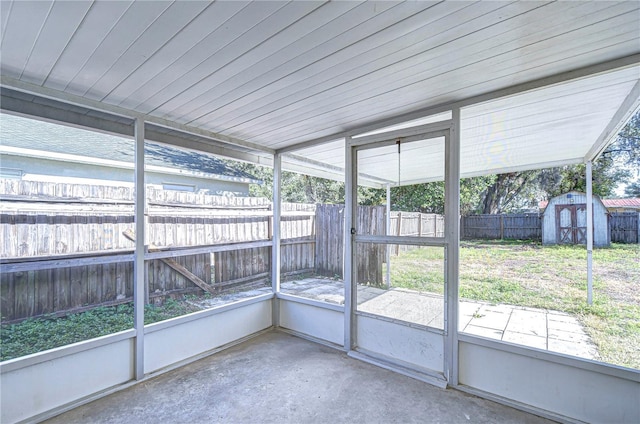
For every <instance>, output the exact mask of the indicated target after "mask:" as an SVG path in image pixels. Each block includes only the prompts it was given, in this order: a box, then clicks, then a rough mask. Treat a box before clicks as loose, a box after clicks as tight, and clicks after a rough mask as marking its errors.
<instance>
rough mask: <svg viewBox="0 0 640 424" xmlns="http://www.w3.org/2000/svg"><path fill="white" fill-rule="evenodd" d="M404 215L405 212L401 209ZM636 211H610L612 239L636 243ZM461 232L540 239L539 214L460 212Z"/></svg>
mask: <svg viewBox="0 0 640 424" xmlns="http://www.w3.org/2000/svg"><path fill="white" fill-rule="evenodd" d="M403 215H404V213H403ZM639 217H640V213H638V212H621V213H611V214H609V220H608V225H609V229H608V231H609V232H610V235H611V241H612V242H613V243H638V241H639V240H640V239H639V236H638V231H639V230H638V220H639V219H640V218H639ZM460 234H461V237H462V238H465V239H492V240H503V239H504V240H506V239H512V240H542V215H539V214H535V213H533V214H509V215H504V214H503V215H470V216H463V217H462V218H461V222H460Z"/></svg>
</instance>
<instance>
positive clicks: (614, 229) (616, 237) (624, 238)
mask: <svg viewBox="0 0 640 424" xmlns="http://www.w3.org/2000/svg"><path fill="white" fill-rule="evenodd" d="M638 221H640V212H617V213H612V214H610V215H609V230H610V231H611V241H612V242H614V243H638V242H640V227H639V223H638Z"/></svg>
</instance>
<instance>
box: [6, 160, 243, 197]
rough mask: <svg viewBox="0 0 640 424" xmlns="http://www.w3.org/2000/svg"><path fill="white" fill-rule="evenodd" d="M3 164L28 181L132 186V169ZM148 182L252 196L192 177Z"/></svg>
mask: <svg viewBox="0 0 640 424" xmlns="http://www.w3.org/2000/svg"><path fill="white" fill-rule="evenodd" d="M1 161H2V167H3V168H13V169H19V170H22V171H23V172H25V173H26V174H30V175H27V176H26V177H25V179H38V180H42V179H44V180H45V181H54V180H55V178H65V179H67V180H68V179H70V178H78V179H90V180H103V181H111V182H124V183H126V184H133V169H123V168H116V167H111V166H100V165H94V164H84V163H74V164H71V163H69V162H62V161H56V160H48V159H41V158H28V157H22V156H12V155H2V156H1ZM71 165H73V166H71ZM132 165H133V163H132ZM38 177H40V178H38ZM65 181H66V180H65ZM145 182H146V183H147V184H163V183H174V184H183V185H192V186H194V187H195V190H196V191H198V190H202V189H206V190H209V194H212V195H219V194H224V193H225V192H230V193H234V194H235V195H237V196H248V195H249V185H248V184H246V183H241V182H234V181H223V180H214V179H207V178H197V177H193V176H189V175H169V174H162V173H158V172H149V171H147V172H146V173H145Z"/></svg>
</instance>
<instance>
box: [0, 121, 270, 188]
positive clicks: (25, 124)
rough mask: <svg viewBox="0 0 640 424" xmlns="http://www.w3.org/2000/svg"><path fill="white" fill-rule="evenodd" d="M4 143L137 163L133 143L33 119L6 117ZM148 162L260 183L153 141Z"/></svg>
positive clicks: (0, 126) (209, 158) (1, 125)
mask: <svg viewBox="0 0 640 424" xmlns="http://www.w3.org/2000/svg"><path fill="white" fill-rule="evenodd" d="M0 140H1V144H2V145H4V146H11V147H19V148H23V149H31V150H39V151H45V152H53V153H64V154H69V155H75V156H82V157H85V158H96V159H107V160H112V161H120V162H129V163H132V162H133V161H134V143H133V140H131V139H127V138H124V137H116V136H113V135H109V134H103V133H99V132H95V131H87V130H82V129H78V128H72V127H67V126H62V125H55V124H51V123H48V122H42V121H37V120H33V119H26V118H21V117H17V116H13V115H7V114H2V115H1V117H0ZM144 152H145V163H146V164H148V165H156V166H162V167H167V168H176V169H181V170H187V171H193V172H198V173H199V174H202V173H204V174H209V175H210V176H212V177H214V178H215V177H221V179H226V178H225V177H227V178H229V177H230V178H234V179H238V178H239V179H242V180H244V181H243V182H246V183H260V180H258V179H256V178H255V177H253V176H252V175H249V174H248V173H246V172H244V171H241V170H238V169H234V168H233V167H232V166H229V165H228V164H227V163H225V161H223V160H221V159H220V158H217V157H215V156H213V155H210V154H207V153H203V152H194V151H191V150H185V149H178V148H175V147H171V146H168V145H165V144H160V143H155V142H151V141H146V142H145V149H144Z"/></svg>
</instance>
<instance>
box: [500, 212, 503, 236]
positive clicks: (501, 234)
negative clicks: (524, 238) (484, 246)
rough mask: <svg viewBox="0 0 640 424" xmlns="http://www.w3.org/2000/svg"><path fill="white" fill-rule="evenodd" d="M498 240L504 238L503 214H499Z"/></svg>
mask: <svg viewBox="0 0 640 424" xmlns="http://www.w3.org/2000/svg"><path fill="white" fill-rule="evenodd" d="M500 240H504V214H500Z"/></svg>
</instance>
